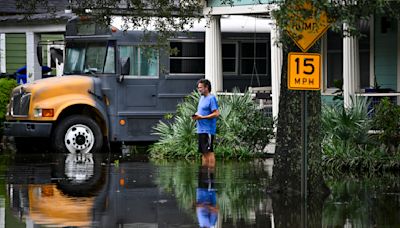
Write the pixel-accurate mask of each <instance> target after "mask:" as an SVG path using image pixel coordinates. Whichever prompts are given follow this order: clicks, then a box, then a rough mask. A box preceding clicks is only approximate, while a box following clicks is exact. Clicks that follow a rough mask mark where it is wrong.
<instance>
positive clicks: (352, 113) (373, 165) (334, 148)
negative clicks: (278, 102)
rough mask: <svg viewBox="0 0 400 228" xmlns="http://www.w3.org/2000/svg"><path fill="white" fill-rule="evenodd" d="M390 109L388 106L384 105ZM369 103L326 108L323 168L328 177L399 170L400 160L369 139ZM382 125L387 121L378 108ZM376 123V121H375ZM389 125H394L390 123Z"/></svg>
mask: <svg viewBox="0 0 400 228" xmlns="http://www.w3.org/2000/svg"><path fill="white" fill-rule="evenodd" d="M384 105H388V104H386V103H385V104H384ZM368 106H369V103H368V102H367V100H366V99H365V98H361V97H356V98H353V99H352V105H351V108H348V109H345V108H344V107H343V106H341V105H333V106H324V107H323V109H322V118H321V120H322V129H323V133H324V137H323V142H322V166H323V167H324V170H325V171H326V172H328V173H335V172H336V173H337V172H339V173H341V172H363V173H375V172H378V171H384V170H385V171H386V170H398V169H399V168H400V156H399V155H398V156H390V155H389V154H388V153H386V149H385V147H382V146H381V144H379V143H376V142H375V141H374V137H372V136H370V135H369V133H368V132H369V130H370V129H371V128H372V123H373V122H372V120H371V119H370V117H369V114H370V113H369V111H368ZM377 112H378V117H379V118H382V119H379V120H380V121H384V120H386V119H388V118H389V117H386V118H384V117H383V116H381V115H383V114H382V113H379V112H382V111H380V108H379V107H378V110H377ZM386 115H393V116H394V114H393V113H390V114H389V113H386ZM374 121H376V120H374ZM388 124H389V125H390V124H393V123H390V120H389V123H388Z"/></svg>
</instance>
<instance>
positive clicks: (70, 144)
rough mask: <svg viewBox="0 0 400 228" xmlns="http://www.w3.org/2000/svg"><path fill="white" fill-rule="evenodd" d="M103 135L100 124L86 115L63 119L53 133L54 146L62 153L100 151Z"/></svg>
mask: <svg viewBox="0 0 400 228" xmlns="http://www.w3.org/2000/svg"><path fill="white" fill-rule="evenodd" d="M102 146H103V135H102V133H101V129H100V127H99V125H98V124H97V123H96V121H94V120H93V119H91V118H89V117H87V116H85V115H73V116H69V117H66V118H65V119H62V120H61V121H60V122H59V123H58V125H57V126H56V128H55V130H54V134H53V148H54V149H55V150H56V151H58V152H62V153H89V152H99V151H100V150H101V148H102Z"/></svg>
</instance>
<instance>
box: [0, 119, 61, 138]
mask: <svg viewBox="0 0 400 228" xmlns="http://www.w3.org/2000/svg"><path fill="white" fill-rule="evenodd" d="M52 126H53V124H52V123H34V122H4V129H3V133H4V135H7V136H15V137H50V134H51V128H52Z"/></svg>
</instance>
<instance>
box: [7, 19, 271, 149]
mask: <svg viewBox="0 0 400 228" xmlns="http://www.w3.org/2000/svg"><path fill="white" fill-rule="evenodd" d="M191 36H192V37H191V38H190V40H192V41H193V40H201V39H202V40H204V33H193V34H192V35H191ZM247 36H248V37H247V40H248V41H246V42H247V43H246V45H247V46H245V47H244V48H243V49H245V50H252V48H248V47H249V45H251V44H252V42H253V41H251V40H250V38H251V37H253V34H247ZM237 39H239V40H240V39H242V38H240V37H239V38H237ZM264 39H265V40H267V41H269V37H268V36H265V37H264ZM155 42H156V37H155V36H150V38H148V39H143V32H142V31H121V30H118V29H116V28H115V27H112V26H111V27H104V26H100V25H98V24H96V23H93V22H92V21H90V20H83V18H79V17H77V18H74V19H72V20H70V21H69V22H68V24H67V26H66V34H65V61H64V74H63V76H61V77H52V78H45V79H40V80H37V81H34V82H32V83H28V84H25V85H20V86H18V87H16V88H15V89H14V90H13V91H12V94H11V100H10V104H9V108H8V112H7V115H6V120H7V121H6V122H5V124H4V134H5V135H8V136H14V138H15V142H16V144H17V146H18V145H20V146H21V145H28V146H29V143H35V141H36V139H39V138H41V139H49V141H50V143H49V144H51V146H52V148H53V149H54V150H56V151H60V152H64V153H88V152H96V151H100V150H101V149H102V148H104V146H105V145H109V144H108V143H111V144H114V143H115V144H118V143H121V142H124V143H132V142H138V141H155V140H157V136H156V135H154V134H153V127H154V126H155V125H156V124H157V123H158V122H159V121H160V120H163V119H164V116H165V115H166V114H168V113H175V112H176V105H177V103H178V102H180V101H181V100H182V99H183V98H184V97H185V96H186V95H188V94H190V93H191V92H192V91H193V90H194V89H195V88H196V81H197V80H199V79H200V78H203V77H204V41H203V43H195V42H192V43H190V42H187V43H185V42H186V41H184V42H175V41H174V40H173V39H171V42H170V44H171V47H172V48H174V47H176V48H178V49H179V51H180V52H179V54H178V55H177V56H174V57H171V56H170V55H169V53H163V51H160V50H159V49H157V48H154V44H155ZM232 44H233V45H232ZM260 44H261V46H260V45H259V44H258V43H257V48H261V49H262V48H264V49H265V53H267V52H268V50H267V49H268V48H269V45H268V44H269V43H267V42H264V43H260ZM224 45H225V44H224ZM184 46H188V47H189V48H191V49H190V50H189V51H188V52H187V53H189V54H188V55H186V54H187V53H186V54H185V49H184ZM223 48H224V46H223ZM232 48H233V49H232ZM230 49H232V50H230ZM226 50H227V51H226V53H228V55H236V53H237V50H238V45H237V43H236V44H235V43H233V41H232V38H230V41H229V42H228V43H227V44H226ZM193 51H195V52H196V53H197V54H194V55H193V56H191V55H190V53H193ZM224 53H225V52H223V54H224ZM265 55H267V54H265ZM268 55H269V53H268ZM257 58H258V59H257V61H260V59H259V52H258V53H257ZM248 60H249V59H247V60H246V61H248ZM229 61H230V62H229ZM236 61H238V60H235V59H234V58H233V59H232V58H231V59H229V58H227V62H228V63H230V64H231V65H230V68H232V69H233V70H235V69H236V71H237V69H238V64H237V62H236ZM262 61H265V64H266V66H263V68H262V69H258V72H261V73H260V74H264V76H268V74H269V73H268V72H269V70H270V66H269V64H267V62H269V59H268V56H267V57H266V58H265V60H264V59H262ZM245 63H246V62H245V61H243V69H244V68H245V66H247V65H249V64H245ZM235 64H236V65H235ZM189 68H190V69H189ZM264 68H265V69H264ZM246 69H247V70H249V69H250V70H251V68H249V67H247V68H246ZM233 74H234V73H233ZM249 81H250V76H249V75H247V76H241V77H237V78H236V77H235V76H234V75H233V76H231V77H230V78H229V77H228V78H224V84H226V85H227V86H228V87H229V86H230V87H234V86H237V85H239V84H242V85H245V84H246V83H248V82H249ZM251 81H253V78H251ZM254 81H256V80H254ZM261 81H262V83H264V85H265V83H267V84H268V83H270V77H269V78H268V77H263V78H261ZM224 89H226V88H224ZM228 89H229V88H228ZM28 141H29V143H28Z"/></svg>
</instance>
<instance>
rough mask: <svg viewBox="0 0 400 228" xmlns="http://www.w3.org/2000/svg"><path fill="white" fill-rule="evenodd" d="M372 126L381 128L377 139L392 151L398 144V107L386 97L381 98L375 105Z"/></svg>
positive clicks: (399, 128)
mask: <svg viewBox="0 0 400 228" xmlns="http://www.w3.org/2000/svg"><path fill="white" fill-rule="evenodd" d="M373 128H374V129H376V130H381V132H380V133H379V135H378V140H379V141H380V142H381V143H383V144H384V145H386V147H387V148H388V151H390V152H391V153H394V152H395V151H396V150H397V148H398V147H399V144H400V107H399V106H397V105H395V104H393V103H392V102H390V101H389V99H388V98H384V99H382V101H381V102H380V103H379V104H378V105H377V106H376V107H375V116H374V118H373Z"/></svg>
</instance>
